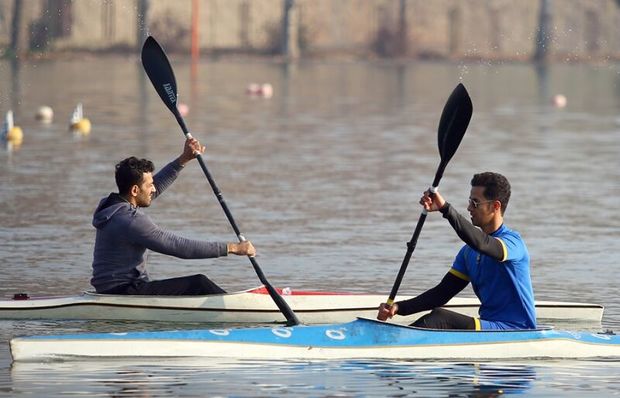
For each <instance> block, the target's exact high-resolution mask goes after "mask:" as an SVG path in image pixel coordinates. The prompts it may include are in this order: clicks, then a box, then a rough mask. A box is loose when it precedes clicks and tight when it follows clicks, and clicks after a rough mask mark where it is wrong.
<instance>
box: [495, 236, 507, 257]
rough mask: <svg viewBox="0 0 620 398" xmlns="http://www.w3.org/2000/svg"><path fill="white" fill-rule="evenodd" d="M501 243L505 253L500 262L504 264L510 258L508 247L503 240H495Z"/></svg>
mask: <svg viewBox="0 0 620 398" xmlns="http://www.w3.org/2000/svg"><path fill="white" fill-rule="evenodd" d="M495 239H497V240H498V241H499V243H501V244H502V250H503V252H504V256H503V257H502V259H501V260H500V262H504V261H506V259H507V258H508V248H507V247H506V244H505V243H504V241H503V240H501V239H500V238H495Z"/></svg>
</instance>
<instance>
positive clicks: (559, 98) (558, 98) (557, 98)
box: [551, 94, 567, 108]
mask: <svg viewBox="0 0 620 398" xmlns="http://www.w3.org/2000/svg"><path fill="white" fill-rule="evenodd" d="M551 103H552V104H553V106H555V107H556V108H564V107H566V103H567V100H566V97H565V96H563V95H562V94H556V95H554V96H553V98H551Z"/></svg>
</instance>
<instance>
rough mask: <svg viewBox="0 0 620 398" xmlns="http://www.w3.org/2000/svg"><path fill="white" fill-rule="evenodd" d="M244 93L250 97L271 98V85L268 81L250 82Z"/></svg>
mask: <svg viewBox="0 0 620 398" xmlns="http://www.w3.org/2000/svg"><path fill="white" fill-rule="evenodd" d="M245 93H246V94H247V95H249V96H251V97H261V98H271V97H273V86H272V85H271V84H269V83H263V84H258V83H250V84H248V86H247V87H246V89H245Z"/></svg>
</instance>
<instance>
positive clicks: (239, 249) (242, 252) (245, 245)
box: [226, 240, 256, 257]
mask: <svg viewBox="0 0 620 398" xmlns="http://www.w3.org/2000/svg"><path fill="white" fill-rule="evenodd" d="M226 248H227V249H228V253H232V254H236V255H238V256H250V257H255V256H256V249H255V248H254V245H253V244H252V242H250V241H249V240H246V241H243V242H239V243H228V244H227V245H226Z"/></svg>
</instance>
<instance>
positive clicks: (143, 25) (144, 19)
mask: <svg viewBox="0 0 620 398" xmlns="http://www.w3.org/2000/svg"><path fill="white" fill-rule="evenodd" d="M148 13H149V0H138V15H136V17H137V31H136V39H137V40H136V42H137V43H136V44H137V46H138V48H142V43H144V40H146V37H147V36H148Z"/></svg>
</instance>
